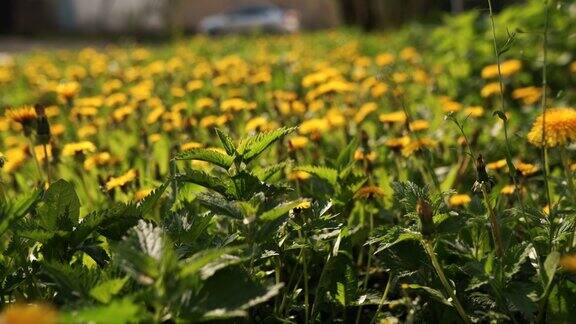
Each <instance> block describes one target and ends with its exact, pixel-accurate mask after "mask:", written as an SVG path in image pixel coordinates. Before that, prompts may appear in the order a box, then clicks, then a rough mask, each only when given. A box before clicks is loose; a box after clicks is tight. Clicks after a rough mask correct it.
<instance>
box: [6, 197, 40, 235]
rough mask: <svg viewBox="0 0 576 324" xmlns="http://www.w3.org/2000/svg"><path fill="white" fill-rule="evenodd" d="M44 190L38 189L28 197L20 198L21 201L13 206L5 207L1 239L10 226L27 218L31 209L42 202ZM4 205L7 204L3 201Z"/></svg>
mask: <svg viewBox="0 0 576 324" xmlns="http://www.w3.org/2000/svg"><path fill="white" fill-rule="evenodd" d="M41 194H42V190H40V189H37V190H34V191H32V192H31V193H30V194H28V195H24V196H22V197H19V199H18V200H17V201H16V203H14V204H13V205H4V206H2V209H1V214H0V218H1V219H0V237H1V236H2V234H4V232H5V231H6V230H7V229H8V228H10V225H11V224H12V223H13V222H14V221H17V220H18V219H20V218H22V217H24V216H26V214H28V212H29V211H30V209H32V207H34V205H35V204H36V203H37V202H38V201H39V200H40V195H41ZM2 203H3V204H7V203H6V202H5V201H2Z"/></svg>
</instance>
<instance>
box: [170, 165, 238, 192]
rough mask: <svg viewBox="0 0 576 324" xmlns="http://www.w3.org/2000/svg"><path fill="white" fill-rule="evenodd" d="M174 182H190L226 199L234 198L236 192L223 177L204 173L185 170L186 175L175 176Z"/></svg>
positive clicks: (232, 185)
mask: <svg viewBox="0 0 576 324" xmlns="http://www.w3.org/2000/svg"><path fill="white" fill-rule="evenodd" d="M176 180H178V181H184V182H191V183H195V184H197V185H200V186H202V187H204V188H207V189H212V190H214V191H216V192H218V193H220V194H222V195H224V196H225V197H226V198H228V199H233V198H235V197H236V190H235V188H234V184H233V183H232V181H231V180H230V179H228V178H224V177H222V178H218V177H215V176H212V175H209V174H208V173H206V172H204V171H199V170H187V171H186V173H184V174H179V175H177V176H176Z"/></svg>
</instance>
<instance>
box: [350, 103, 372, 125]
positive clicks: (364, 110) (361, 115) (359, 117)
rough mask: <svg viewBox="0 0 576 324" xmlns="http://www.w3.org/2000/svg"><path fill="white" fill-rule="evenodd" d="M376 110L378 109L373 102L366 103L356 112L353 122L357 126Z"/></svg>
mask: <svg viewBox="0 0 576 324" xmlns="http://www.w3.org/2000/svg"><path fill="white" fill-rule="evenodd" d="M376 109H378V106H377V105H376V103H375V102H367V103H365V104H363V105H362V107H360V109H359V110H358V112H357V113H356V114H355V115H354V122H356V123H357V124H359V123H361V122H362V121H363V120H364V119H366V116H368V115H369V114H371V113H372V112H374V111H376Z"/></svg>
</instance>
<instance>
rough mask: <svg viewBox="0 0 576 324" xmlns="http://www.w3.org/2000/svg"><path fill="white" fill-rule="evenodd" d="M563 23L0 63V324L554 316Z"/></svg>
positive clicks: (243, 40) (558, 283)
mask: <svg viewBox="0 0 576 324" xmlns="http://www.w3.org/2000/svg"><path fill="white" fill-rule="evenodd" d="M552 3H553V4H552ZM575 11H576V10H575V7H574V6H570V4H569V3H568V2H562V1H551V4H548V3H547V2H546V3H544V2H543V1H536V0H535V1H528V2H527V3H525V4H523V5H521V6H512V7H509V8H508V9H505V10H504V11H502V12H501V13H499V14H498V15H496V16H494V17H491V16H489V15H488V14H487V12H480V11H472V12H468V13H465V14H462V15H459V16H453V17H447V18H445V20H444V22H443V23H442V24H441V25H438V26H425V25H420V24H415V23H414V24H411V25H408V26H405V27H403V28H401V29H399V30H396V31H394V32H389V33H373V34H361V33H360V32H357V31H354V30H336V31H322V32H314V33H303V34H301V35H276V36H263V35H262V36H250V37H233V36H227V37H222V38H217V39H210V38H206V37H202V36H194V37H191V38H185V39H180V40H176V41H173V42H168V43H163V44H160V45H155V46H146V45H135V44H123V45H110V46H107V47H102V48H84V49H79V50H59V51H44V52H30V53H23V54H18V55H14V56H6V57H1V58H0V116H1V117H0V130H1V134H0V152H1V154H2V155H1V157H0V165H1V167H2V168H1V169H0V179H1V183H0V234H1V236H0V250H1V251H2V254H1V256H0V300H1V302H2V303H1V304H0V323H31V322H35V323H138V322H143V323H189V322H197V321H220V322H235V323H264V322H265V323H324V322H326V323H332V322H341V323H376V322H380V323H399V322H407V323H460V322H465V323H471V322H481V323H487V322H526V321H527V322H537V323H540V322H550V323H568V322H570V321H571V320H570V317H571V315H570V314H573V313H574V312H575V311H576V277H575V274H576V254H575V253H576V237H575V233H576V215H575V208H576V186H575V182H574V172H576V153H575V151H574V148H575V146H574V142H576V109H574V108H572V107H574V106H575V104H576V91H575V89H576V37H574V35H576V13H575ZM491 18H493V19H491Z"/></svg>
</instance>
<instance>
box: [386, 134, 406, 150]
mask: <svg viewBox="0 0 576 324" xmlns="http://www.w3.org/2000/svg"><path fill="white" fill-rule="evenodd" d="M408 144H410V137H408V136H402V137H395V138H390V139H388V140H386V142H384V145H386V147H389V148H391V149H401V148H403V147H405V146H407V145H408Z"/></svg>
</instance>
